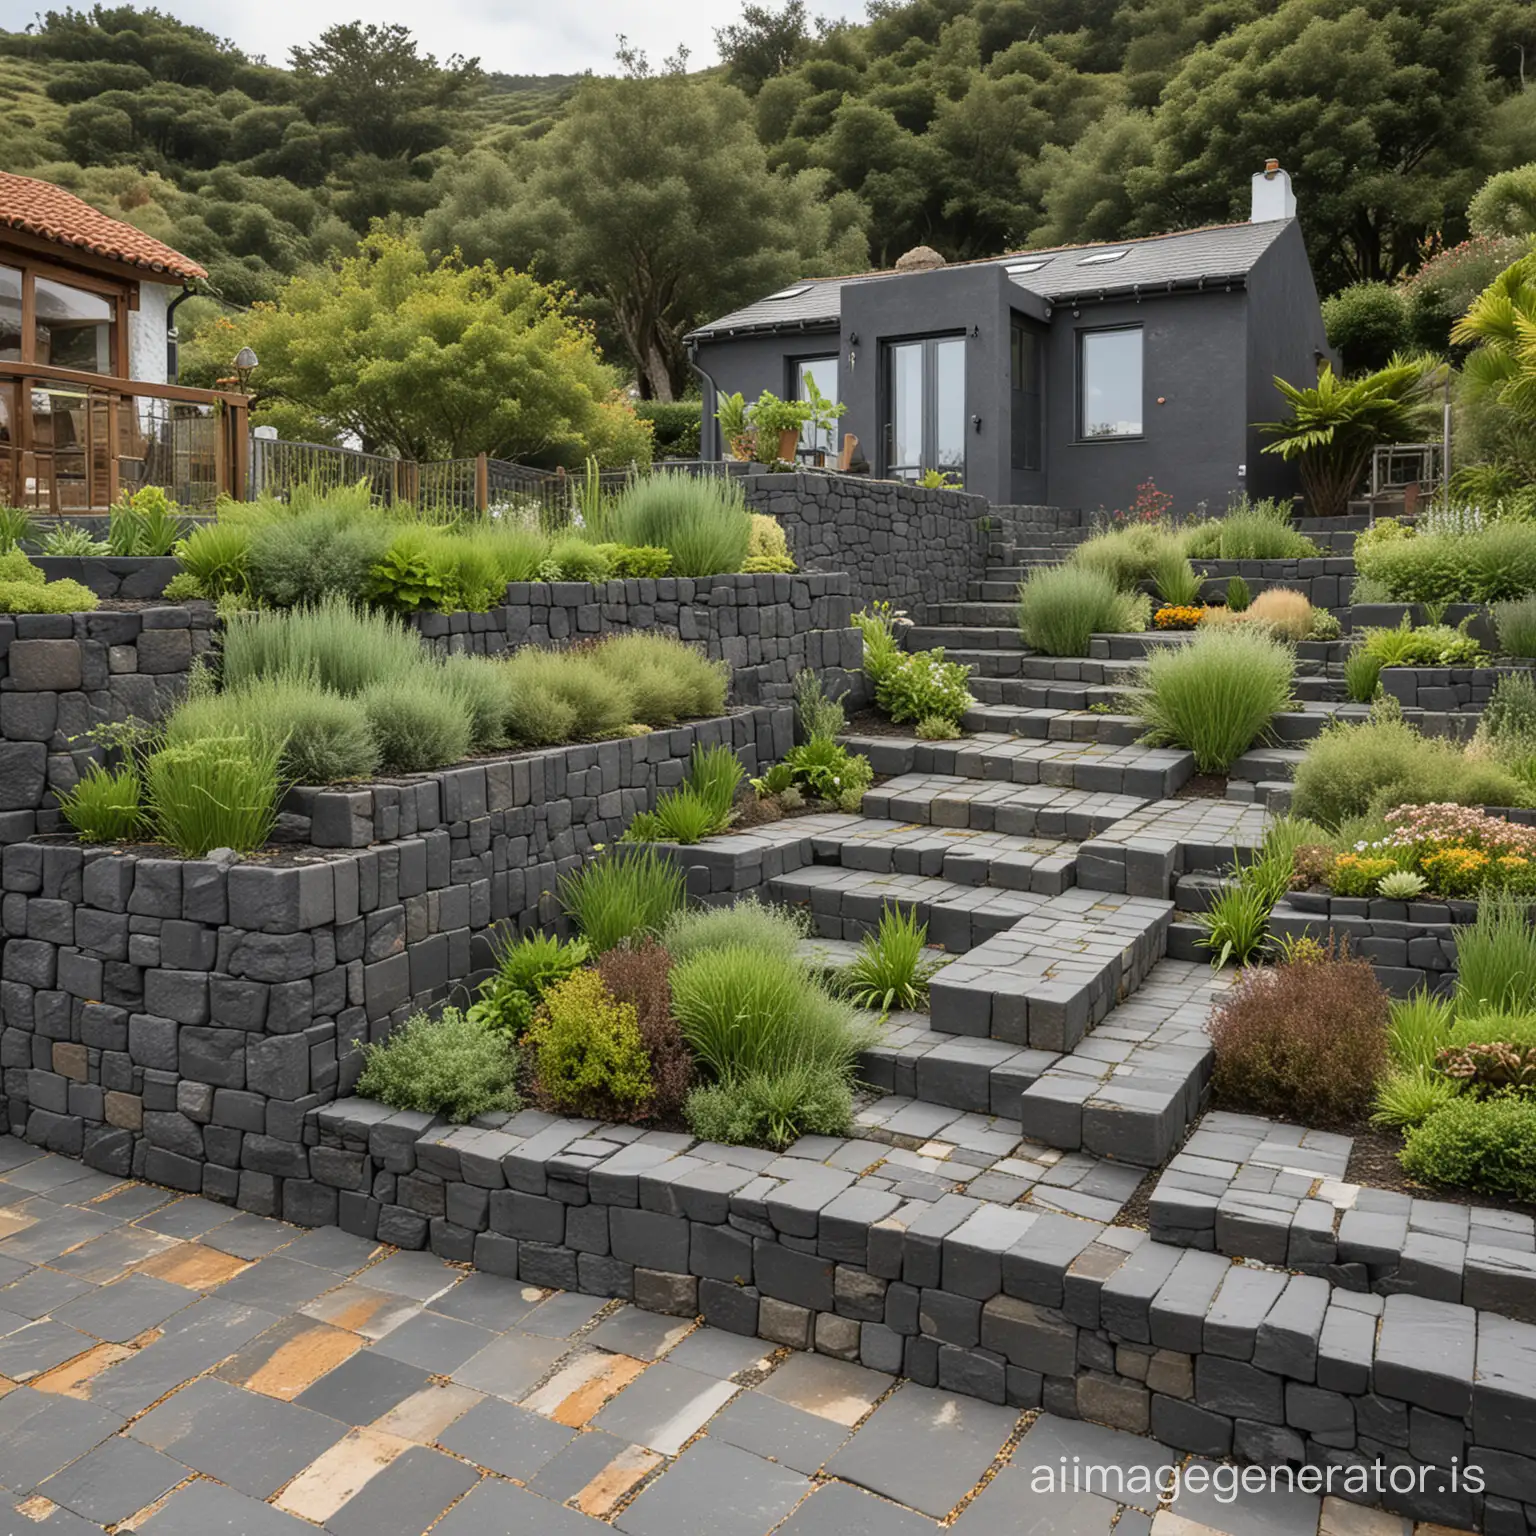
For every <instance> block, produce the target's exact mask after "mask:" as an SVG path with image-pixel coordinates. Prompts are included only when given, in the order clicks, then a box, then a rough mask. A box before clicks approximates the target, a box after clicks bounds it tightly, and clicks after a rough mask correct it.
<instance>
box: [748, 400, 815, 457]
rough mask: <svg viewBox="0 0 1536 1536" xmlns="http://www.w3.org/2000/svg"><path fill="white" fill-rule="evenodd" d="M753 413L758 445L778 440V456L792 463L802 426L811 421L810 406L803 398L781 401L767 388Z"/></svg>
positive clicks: (754, 407) (753, 408) (752, 419)
mask: <svg viewBox="0 0 1536 1536" xmlns="http://www.w3.org/2000/svg"><path fill="white" fill-rule="evenodd" d="M750 416H751V422H752V430H753V432H754V433H755V434H756V436H757V441H758V444H759V445H760V446H761V445H763V444H767V443H773V442H777V444H778V454H777V458H778V459H779V460H781V461H782V462H784V463H792V462H793V461H794V457H795V448H796V446H797V445H798V444H799V442H800V429H801V427H803V426H804V425H805V423H806V422H807V421H809V420H810V416H811V407H810V406H809V405H808V404H807V403H806V402H805V401H804V400H781V399H779V397H778V396H777V395H776V394H774V393H773V391H772V390H770V389H765V390H764V391H763V392H762V394H760V395H759V396H758V397H757V403H756V404H755V405H754V406H753V407H752V409H751V412H750Z"/></svg>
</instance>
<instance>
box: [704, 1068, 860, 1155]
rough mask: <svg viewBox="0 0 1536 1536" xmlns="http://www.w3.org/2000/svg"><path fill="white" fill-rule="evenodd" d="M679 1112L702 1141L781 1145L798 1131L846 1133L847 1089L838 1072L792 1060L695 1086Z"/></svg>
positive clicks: (807, 1133)
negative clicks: (772, 1068)
mask: <svg viewBox="0 0 1536 1536" xmlns="http://www.w3.org/2000/svg"><path fill="white" fill-rule="evenodd" d="M683 1113H684V1116H685V1117H686V1119H687V1121H688V1128H689V1129H690V1130H691V1131H692V1132H693V1134H694V1135H695V1136H697V1137H699V1138H701V1139H702V1140H704V1141H713V1142H719V1143H722V1144H724V1145H726V1146H734V1145H741V1144H743V1143H746V1144H750V1145H753V1146H770V1147H787V1146H788V1145H789V1144H790V1143H791V1142H792V1141H796V1140H798V1139H799V1138H800V1137H801V1136H847V1135H850V1134H851V1133H852V1125H853V1093H852V1090H851V1088H850V1087H849V1083H848V1079H847V1077H846V1076H845V1075H844V1074H843V1073H841V1072H838V1071H836V1070H834V1069H832V1068H828V1067H816V1066H810V1065H801V1064H798V1063H796V1064H794V1065H791V1066H788V1067H785V1068H783V1069H782V1070H780V1071H778V1072H753V1073H749V1074H747V1075H746V1076H745V1077H740V1078H733V1079H732V1080H731V1081H730V1082H728V1083H710V1084H706V1085H705V1086H704V1087H701V1088H695V1089H694V1090H693V1092H692V1093H691V1094H689V1095H688V1101H687V1103H686V1105H685V1106H684V1110H683Z"/></svg>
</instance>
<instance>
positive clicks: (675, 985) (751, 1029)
mask: <svg viewBox="0 0 1536 1536" xmlns="http://www.w3.org/2000/svg"><path fill="white" fill-rule="evenodd" d="M672 1007H673V1010H674V1012H675V1013H676V1014H677V1020H678V1023H679V1024H681V1025H682V1029H683V1036H684V1038H685V1039H686V1040H687V1041H688V1044H689V1045H690V1046H692V1047H693V1052H694V1055H695V1056H696V1057H697V1058H698V1060H699V1061H700V1063H701V1064H702V1065H703V1066H704V1067H705V1068H707V1069H708V1071H709V1073H710V1074H711V1076H712V1077H714V1078H715V1079H716V1080H717V1081H720V1082H730V1081H733V1080H735V1079H738V1078H741V1077H746V1076H749V1075H751V1074H753V1073H759V1072H761V1073H767V1074H773V1073H777V1072H780V1071H782V1070H784V1069H785V1068H786V1067H789V1066H792V1065H806V1066H817V1067H827V1068H832V1069H834V1070H837V1071H840V1072H849V1071H851V1070H852V1067H853V1063H854V1061H855V1060H856V1059H857V1057H858V1053H859V1051H860V1050H861V1049H862V1048H863V1047H864V1045H865V1044H866V1043H867V1042H868V1040H869V1039H871V1038H872V1034H871V1029H870V1027H868V1026H860V1025H858V1024H857V1023H856V1022H855V1018H854V1014H853V1012H852V1010H851V1008H850V1007H849V1005H848V1004H847V1003H846V1002H844V1001H842V1000H841V999H839V998H836V997H834V996H833V995H832V994H831V992H829V991H828V990H827V988H826V987H824V986H823V985H822V984H821V982H819V981H818V980H817V979H816V978H815V977H814V976H812V975H811V974H810V972H809V971H808V970H806V968H805V967H804V966H802V965H800V964H799V963H798V962H796V961H793V960H785V959H784V958H783V957H782V956H779V955H772V954H764V953H761V952H759V951H757V950H751V949H746V948H744V947H743V946H741V945H739V944H729V945H725V946H723V947H721V948H710V949H704V950H701V951H699V952H698V953H697V954H694V955H692V956H690V957H689V958H688V959H687V960H679V961H677V963H676V964H674V966H673V967H672Z"/></svg>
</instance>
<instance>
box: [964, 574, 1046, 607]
mask: <svg viewBox="0 0 1536 1536" xmlns="http://www.w3.org/2000/svg"><path fill="white" fill-rule="evenodd" d="M1058 563H1059V562H1058ZM1018 597H1019V584H1018V582H1017V581H1010V580H1009V579H1008V578H1007V577H1006V576H998V575H996V574H992V573H989V574H988V575H986V576H984V577H983V578H982V579H981V580H980V581H973V582H972V583H971V586H970V598H971V601H972V602H975V603H986V604H988V605H989V606H991V605H994V604H998V603H1001V604H1004V605H1006V606H1007V607H1008V608H1010V609H1012V610H1014V611H1015V612H1017V608H1018Z"/></svg>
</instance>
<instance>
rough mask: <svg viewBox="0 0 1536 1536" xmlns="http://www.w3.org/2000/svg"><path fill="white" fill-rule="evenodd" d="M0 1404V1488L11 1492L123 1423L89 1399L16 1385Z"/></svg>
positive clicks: (31, 1484) (23, 1489) (26, 1487)
mask: <svg viewBox="0 0 1536 1536" xmlns="http://www.w3.org/2000/svg"><path fill="white" fill-rule="evenodd" d="M13 1399H19V1401H13ZM0 1406H3V1408H4V1413H3V1414H0V1487H3V1488H8V1489H10V1490H11V1492H12V1493H30V1492H31V1491H32V1490H33V1489H34V1488H36V1487H37V1485H38V1484H39V1483H41V1482H42V1481H43V1479H44V1478H48V1477H52V1476H53V1474H54V1473H55V1472H57V1471H59V1470H60V1468H62V1467H66V1466H68V1465H69V1463H70V1462H72V1461H74V1460H75V1458H76V1457H78V1456H83V1455H85V1454H86V1452H87V1451H90V1450H92V1449H94V1448H95V1447H96V1446H98V1445H100V1444H101V1443H102V1442H103V1441H104V1440H106V1439H107V1438H108V1437H109V1436H111V1435H114V1434H116V1433H117V1432H118V1430H120V1429H121V1428H122V1427H123V1421H122V1420H121V1419H120V1418H118V1417H117V1415H116V1414H113V1413H108V1412H107V1411H106V1410H105V1409H102V1408H98V1407H96V1406H95V1405H94V1404H91V1403H82V1402H77V1401H76V1400H75V1399H74V1398H71V1397H55V1396H52V1395H51V1394H47V1393H43V1392H35V1391H33V1390H32V1388H31V1387H21V1388H18V1389H17V1391H15V1392H13V1393H11V1394H9V1395H8V1397H7V1398H6V1399H5V1400H4V1402H3V1404H0Z"/></svg>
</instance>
